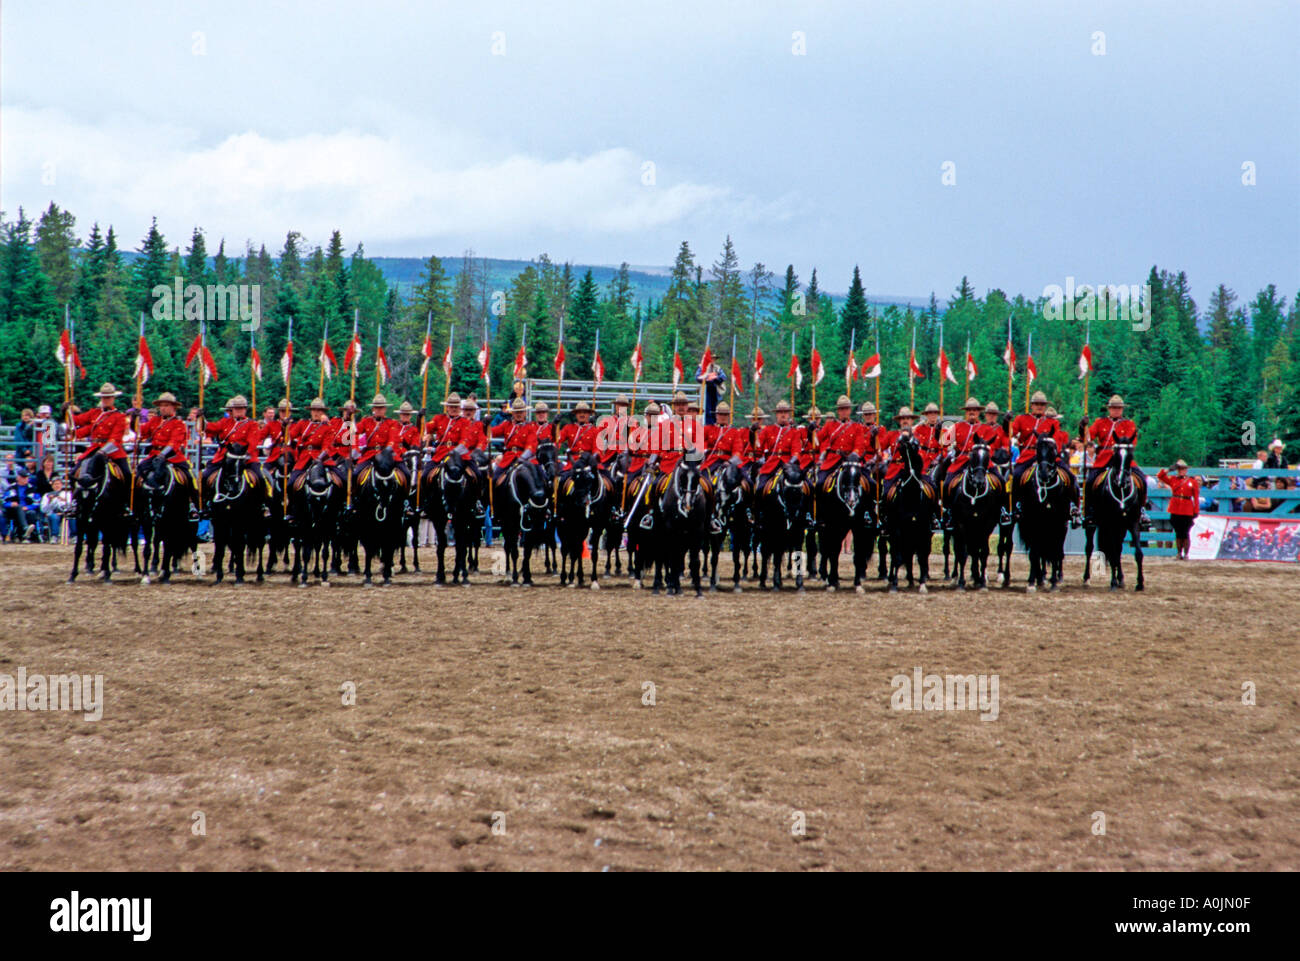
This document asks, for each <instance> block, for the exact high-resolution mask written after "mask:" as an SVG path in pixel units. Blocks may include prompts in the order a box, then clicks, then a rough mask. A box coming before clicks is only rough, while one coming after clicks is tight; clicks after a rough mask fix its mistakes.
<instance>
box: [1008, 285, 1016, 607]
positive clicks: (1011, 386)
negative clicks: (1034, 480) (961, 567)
mask: <svg viewBox="0 0 1300 961" xmlns="http://www.w3.org/2000/svg"><path fill="white" fill-rule="evenodd" d="M1015 313H1016V311H1015V308H1014V307H1013V308H1012V309H1011V310H1009V311H1008V312H1007V358H1006V359H1007V361H1008V364H1007V417H1010V416H1011V412H1012V411H1013V410H1015V408H1014V406H1013V405H1014V404H1015V402H1016V401H1015V379H1016V367H1015V364H1013V363H1010V361H1011V359H1012V357H1011V354H1012V353H1013V352H1014V350H1015V348H1014V347H1012V343H1011V318H1012V317H1013V316H1015ZM1010 452H1011V422H1010V421H1008V422H1007V453H1008V455H1010ZM1014 486H1015V461H1014V460H1013V461H1010V462H1009V463H1008V464H1007V513H1008V514H1010V513H1011V511H1012V507H1013V496H1012V488H1013V487H1014ZM1010 564H1011V562H1010V560H1009V559H1008V561H1007V565H1008V567H1010ZM1007 579H1008V581H1009V580H1010V573H1009V572H1008V575H1007Z"/></svg>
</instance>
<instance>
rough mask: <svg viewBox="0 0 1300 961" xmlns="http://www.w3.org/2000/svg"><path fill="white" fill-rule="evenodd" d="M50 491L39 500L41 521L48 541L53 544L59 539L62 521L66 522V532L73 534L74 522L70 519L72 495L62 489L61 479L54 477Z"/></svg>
mask: <svg viewBox="0 0 1300 961" xmlns="http://www.w3.org/2000/svg"><path fill="white" fill-rule="evenodd" d="M50 483H51V485H52V486H51V490H50V492H49V493H48V494H46V495H45V496H44V497H42V498H41V508H40V509H41V520H42V521H43V522H44V524H45V527H46V529H47V530H48V531H49V536H48V538H47V539H48V540H49V541H50V542H51V543H53V542H55V541H57V540H59V539H60V536H59V535H60V532H61V531H62V529H63V521H64V520H65V519H66V520H67V522H68V532H69V533H70V534H72V533H75V532H76V531H75V527H74V525H75V524H76V521H75V520H73V517H72V511H73V507H72V495H71V494H69V493H68V492H67V491H65V490H64V489H63V478H62V477H57V476H56V477H54V478H52V480H51V481H50Z"/></svg>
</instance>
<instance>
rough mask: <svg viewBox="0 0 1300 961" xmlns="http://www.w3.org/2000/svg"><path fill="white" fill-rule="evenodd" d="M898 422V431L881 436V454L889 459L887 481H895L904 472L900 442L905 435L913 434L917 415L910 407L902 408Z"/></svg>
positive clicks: (896, 419)
mask: <svg viewBox="0 0 1300 961" xmlns="http://www.w3.org/2000/svg"><path fill="white" fill-rule="evenodd" d="M894 420H895V421H897V422H898V430H888V431H885V432H884V433H883V434H882V435H881V436H880V452H881V455H882V457H885V458H888V462H889V467H888V469H887V470H886V471H885V480H887V481H888V480H893V479H894V478H895V477H897V476H898V475H899V474H900V473H902V470H903V458H902V456H901V455H900V454H899V452H898V449H897V448H898V440H899V438H900V437H902V436H903V435H904V434H911V433H912V425H913V424H914V423H915V422H916V415H915V414H913V413H912V408H910V407H900V408H899V409H898V416H897V417H895V418H894Z"/></svg>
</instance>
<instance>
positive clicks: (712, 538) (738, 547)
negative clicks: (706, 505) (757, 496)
mask: <svg viewBox="0 0 1300 961" xmlns="http://www.w3.org/2000/svg"><path fill="white" fill-rule="evenodd" d="M709 482H710V484H711V485H712V486H713V502H714V514H715V516H716V517H717V518H718V522H719V525H720V527H721V529H720V530H718V531H717V532H713V531H710V533H709V540H708V551H707V553H706V556H705V567H706V569H707V570H708V573H709V589H710V590H716V589H717V587H718V555H719V554H720V553H721V552H722V542H723V539H724V538H728V537H729V538H731V590H732V591H733V592H734V593H736V594H739V593H740V579H741V577H742V576H748V574H749V561H750V557H751V556H752V550H751V547H752V540H753V533H752V529H753V526H754V522H753V503H754V486H753V484H752V483H750V480H749V475H748V474H746V473H745V471H744V470H743V469H742V468H741V466H740V465H739V464H738V463H735V462H733V461H720V462H718V463H717V464H715V465H714V467H713V469H712V470H711V471H710V472H709Z"/></svg>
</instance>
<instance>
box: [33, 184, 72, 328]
mask: <svg viewBox="0 0 1300 961" xmlns="http://www.w3.org/2000/svg"><path fill="white" fill-rule="evenodd" d="M76 226H77V218H76V217H74V216H72V214H71V213H69V212H68V211H66V210H60V209H59V208H58V205H56V204H55V203H54V202H53V201H51V202H50V206H49V207H48V208H46V210H45V213H43V214H42V215H41V219H40V223H38V224H37V225H36V255H37V258H38V259H39V260H40V263H41V270H42V271H44V273H45V276H46V277H47V278H48V279H49V281H50V286H51V288H52V289H53V291H54V299H55V301H56V302H57V303H59V304H66V303H70V302H71V300H72V298H73V295H74V293H75V292H76V279H77V275H76V269H75V268H74V265H73V262H72V256H73V252H74V251H75V250H76V247H77V234H76Z"/></svg>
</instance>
